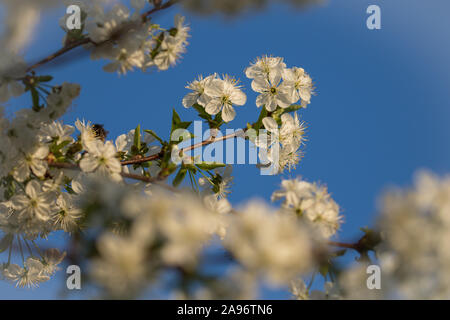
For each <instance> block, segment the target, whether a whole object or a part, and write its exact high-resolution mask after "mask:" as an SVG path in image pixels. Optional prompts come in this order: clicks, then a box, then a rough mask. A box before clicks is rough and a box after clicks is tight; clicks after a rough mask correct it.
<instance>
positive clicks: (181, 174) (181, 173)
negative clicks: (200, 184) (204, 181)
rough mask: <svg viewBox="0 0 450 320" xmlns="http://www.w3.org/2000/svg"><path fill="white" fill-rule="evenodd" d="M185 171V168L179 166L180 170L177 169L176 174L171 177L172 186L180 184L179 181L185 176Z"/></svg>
mask: <svg viewBox="0 0 450 320" xmlns="http://www.w3.org/2000/svg"><path fill="white" fill-rule="evenodd" d="M186 173H187V168H185V167H181V168H180V170H178V173H177V175H176V176H175V178H174V179H173V181H172V185H173V186H174V187H178V186H179V185H180V183H181V182H183V180H184V177H185V176H186Z"/></svg>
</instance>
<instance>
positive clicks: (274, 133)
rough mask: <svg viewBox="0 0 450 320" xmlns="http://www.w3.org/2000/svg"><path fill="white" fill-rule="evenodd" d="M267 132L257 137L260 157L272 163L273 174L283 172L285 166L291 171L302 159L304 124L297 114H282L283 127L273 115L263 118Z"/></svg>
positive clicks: (264, 161)
mask: <svg viewBox="0 0 450 320" xmlns="http://www.w3.org/2000/svg"><path fill="white" fill-rule="evenodd" d="M262 123H263V125H264V128H265V129H266V130H267V132H266V133H261V134H260V135H259V136H258V137H256V138H255V140H254V143H255V145H256V146H257V147H259V148H260V150H259V158H260V160H261V163H263V164H264V165H266V166H267V165H270V170H271V173H272V174H278V173H282V172H283V170H284V169H285V168H287V169H288V170H289V171H291V169H295V166H296V165H297V163H298V162H299V161H300V158H301V151H299V148H300V147H301V145H302V143H303V141H304V134H305V128H304V124H303V123H301V122H300V121H299V119H298V116H297V114H295V115H294V117H292V116H291V115H290V114H287V113H285V114H283V115H282V116H281V128H279V127H278V123H277V122H276V121H275V120H274V119H273V118H271V117H266V118H264V119H263V120H262Z"/></svg>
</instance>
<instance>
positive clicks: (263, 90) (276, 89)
mask: <svg viewBox="0 0 450 320" xmlns="http://www.w3.org/2000/svg"><path fill="white" fill-rule="evenodd" d="M280 82H281V76H277V77H274V78H273V80H269V79H267V78H262V77H258V78H255V80H253V82H252V89H253V90H254V91H256V92H259V93H260V95H259V96H258V97H257V98H256V106H257V107H261V106H265V108H266V109H267V111H275V109H276V108H277V106H279V107H281V108H283V109H284V108H287V107H289V106H290V105H291V103H292V101H293V97H292V90H291V89H290V87H289V86H288V85H286V84H285V83H284V82H283V83H280Z"/></svg>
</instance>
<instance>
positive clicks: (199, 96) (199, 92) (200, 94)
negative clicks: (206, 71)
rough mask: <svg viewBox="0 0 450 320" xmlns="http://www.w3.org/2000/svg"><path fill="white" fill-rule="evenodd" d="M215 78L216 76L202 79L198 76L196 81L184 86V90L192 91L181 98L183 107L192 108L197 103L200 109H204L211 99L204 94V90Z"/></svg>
mask: <svg viewBox="0 0 450 320" xmlns="http://www.w3.org/2000/svg"><path fill="white" fill-rule="evenodd" d="M216 77H217V75H216V74H212V75H209V76H207V77H206V78H204V79H203V77H202V76H199V78H198V80H194V81H192V82H191V83H189V84H188V85H187V86H186V89H190V90H192V92H190V93H188V94H187V95H185V96H184V98H183V106H184V107H185V108H189V107H192V106H193V105H194V104H196V103H198V104H199V105H201V106H202V107H205V106H206V105H207V103H208V102H209V100H211V98H210V97H209V96H208V95H207V94H206V93H205V88H206V87H207V86H209V83H210V82H211V81H212V80H214V79H215V78H216Z"/></svg>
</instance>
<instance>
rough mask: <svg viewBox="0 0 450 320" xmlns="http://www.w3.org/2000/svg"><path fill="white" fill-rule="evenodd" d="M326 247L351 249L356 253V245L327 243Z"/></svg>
mask: <svg viewBox="0 0 450 320" xmlns="http://www.w3.org/2000/svg"><path fill="white" fill-rule="evenodd" d="M328 245H330V246H333V247H339V248H347V249H353V250H356V251H358V244H357V243H343V242H335V241H328Z"/></svg>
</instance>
